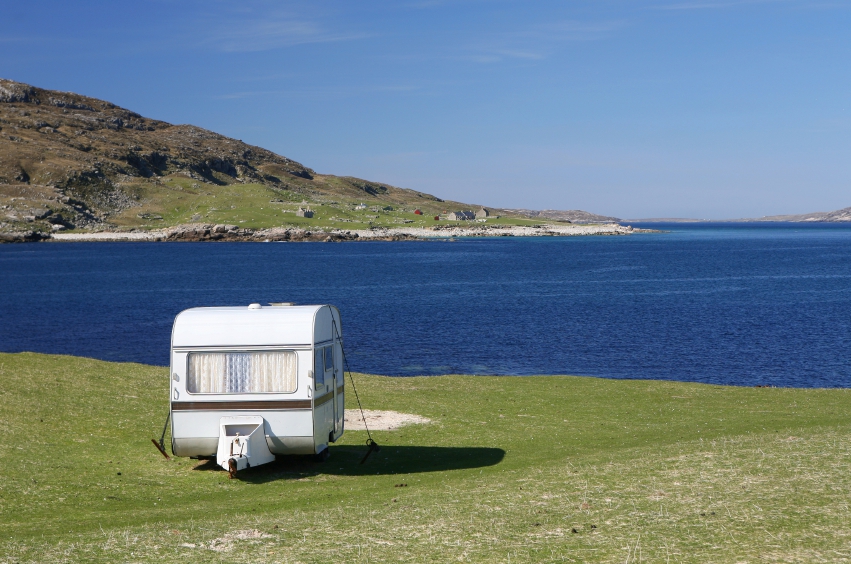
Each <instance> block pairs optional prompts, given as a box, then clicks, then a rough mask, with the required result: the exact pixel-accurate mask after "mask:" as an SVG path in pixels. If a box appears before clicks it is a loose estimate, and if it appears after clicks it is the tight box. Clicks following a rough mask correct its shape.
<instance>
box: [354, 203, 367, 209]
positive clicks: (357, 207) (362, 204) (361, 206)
mask: <svg viewBox="0 0 851 564" xmlns="http://www.w3.org/2000/svg"><path fill="white" fill-rule="evenodd" d="M355 209H356V210H365V209H366V204H364V203H360V204H358V205H356V206H355Z"/></svg>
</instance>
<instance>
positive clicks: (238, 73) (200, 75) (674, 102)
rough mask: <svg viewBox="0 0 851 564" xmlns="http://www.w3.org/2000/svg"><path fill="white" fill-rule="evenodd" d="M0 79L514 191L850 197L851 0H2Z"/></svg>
mask: <svg viewBox="0 0 851 564" xmlns="http://www.w3.org/2000/svg"><path fill="white" fill-rule="evenodd" d="M0 13H2V17H0V76H2V77H4V78H10V79H13V80H19V81H22V82H27V83H30V84H34V85H36V86H40V87H44V88H51V89H58V90H68V91H74V92H78V93H81V94H86V95H89V96H94V97H97V98H103V99H107V100H109V101H111V102H114V103H116V104H119V105H121V106H124V107H126V108H130V109H132V110H135V111H137V112H139V113H142V114H143V115H146V116H148V117H152V118H157V119H162V120H165V121H169V122H172V123H192V124H195V125H199V126H201V127H205V128H208V129H211V130H214V131H217V132H220V133H223V134H225V135H229V136H232V137H236V138H238V139H242V140H244V141H246V142H249V143H252V144H256V145H260V146H263V147H266V148H268V149H271V150H273V151H275V152H278V153H280V154H283V155H286V156H288V157H290V158H293V159H295V160H298V161H300V162H302V163H303V164H305V165H307V166H309V167H311V168H313V169H315V170H317V171H318V172H322V173H330V174H340V175H353V176H359V177H362V178H367V179H370V180H377V181H382V182H387V183H390V184H394V185H397V186H402V187H407V188H414V189H417V190H422V191H425V192H430V193H433V194H436V195H438V196H441V197H443V198H452V199H456V200H461V201H466V202H470V203H481V204H488V205H493V206H501V207H526V208H533V209H546V208H548V209H585V210H588V211H592V212H596V213H603V214H611V215H617V216H619V217H624V218H637V217H698V218H735V217H754V216H762V215H770V214H779V213H802V212H809V211H828V210H833V209H837V208H842V207H847V206H851V2H829V1H825V2H821V1H818V0H814V1H809V2H801V1H795V0H658V1H653V0H647V1H620V2H616V1H606V0H600V1H594V2H584V1H574V2H545V1H541V2H514V1H508V0H505V1H500V0H469V1H463V0H459V1H451V0H446V1H441V0H423V1H417V0H413V1H411V2H405V1H398V2H382V1H374V2H368V3H364V2H351V1H349V2H318V1H314V2H283V1H282V2H257V1H241V2H238V3H236V2H216V1H213V0H208V1H205V2H192V1H185V2H177V1H141V0H140V1H138V2H132V3H130V2H114V1H108V2H66V1H62V2H43V1H31V2H26V3H24V2H20V3H15V5H12V3H11V2H5V3H4V5H3V7H2V10H0Z"/></svg>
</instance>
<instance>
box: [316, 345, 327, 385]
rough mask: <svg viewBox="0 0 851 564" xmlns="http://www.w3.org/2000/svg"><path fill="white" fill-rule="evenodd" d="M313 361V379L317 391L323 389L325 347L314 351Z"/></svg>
mask: <svg viewBox="0 0 851 564" xmlns="http://www.w3.org/2000/svg"><path fill="white" fill-rule="evenodd" d="M313 354H314V357H315V361H314V363H313V380H314V385H315V386H316V389H317V390H318V391H321V390H324V389H325V367H324V363H325V360H324V358H325V349H323V348H319V349H316V350H315V351H314V353H313Z"/></svg>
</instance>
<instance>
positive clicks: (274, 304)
mask: <svg viewBox="0 0 851 564" xmlns="http://www.w3.org/2000/svg"><path fill="white" fill-rule="evenodd" d="M269 305H270V306H274V307H290V306H294V305H295V302H269Z"/></svg>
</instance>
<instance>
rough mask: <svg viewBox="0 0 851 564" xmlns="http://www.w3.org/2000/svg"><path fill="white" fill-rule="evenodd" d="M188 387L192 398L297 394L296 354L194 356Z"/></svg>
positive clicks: (273, 352)
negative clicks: (207, 395)
mask: <svg viewBox="0 0 851 564" xmlns="http://www.w3.org/2000/svg"><path fill="white" fill-rule="evenodd" d="M186 386H187V389H188V390H189V392H190V393H193V394H242V393H249V394H250V393H264V392H265V393H268V392H284V393H287V392H294V391H295V389H296V354H295V353H294V352H283V351H272V352H245V353H191V354H190V355H189V376H188V377H187V379H186Z"/></svg>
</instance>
